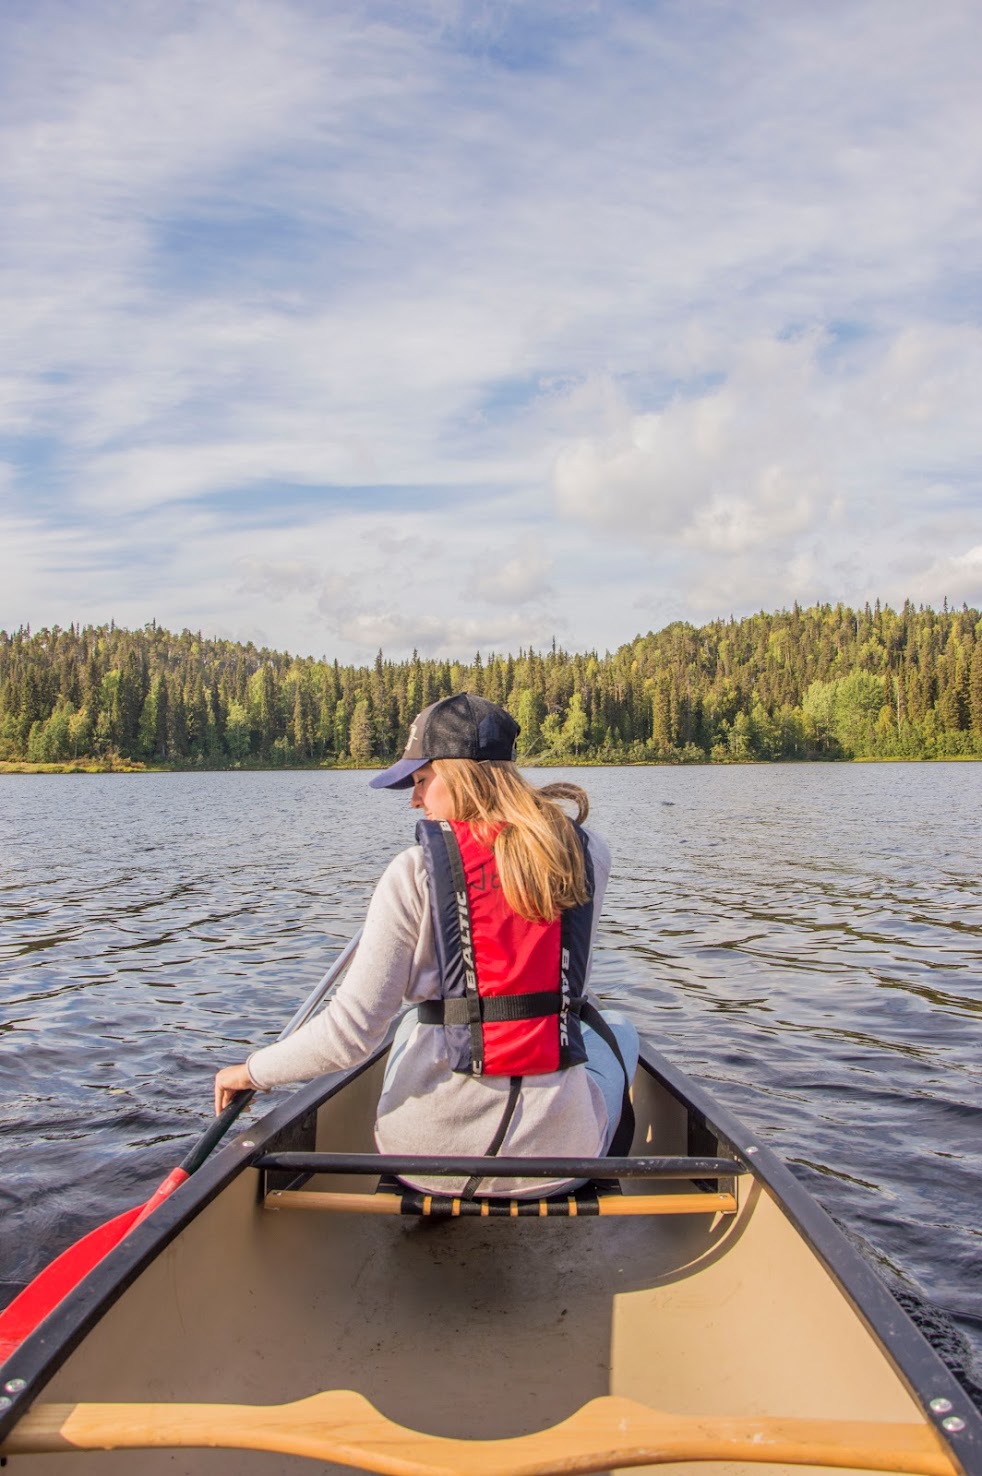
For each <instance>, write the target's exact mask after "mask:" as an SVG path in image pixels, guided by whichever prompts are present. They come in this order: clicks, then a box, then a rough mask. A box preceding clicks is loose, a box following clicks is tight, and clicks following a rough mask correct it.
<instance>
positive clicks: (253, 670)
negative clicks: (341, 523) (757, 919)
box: [0, 601, 982, 768]
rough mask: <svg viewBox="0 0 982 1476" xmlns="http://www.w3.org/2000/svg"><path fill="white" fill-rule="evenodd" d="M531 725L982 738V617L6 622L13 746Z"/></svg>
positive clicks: (952, 750) (598, 745)
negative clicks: (562, 626) (456, 640)
mask: <svg viewBox="0 0 982 1476" xmlns="http://www.w3.org/2000/svg"><path fill="white" fill-rule="evenodd" d="M463 690H467V691H471V692H477V693H482V694H483V695H484V696H486V697H489V698H491V700H492V701H495V702H498V703H501V704H502V705H503V706H506V707H507V708H508V709H509V711H510V712H511V713H513V715H514V716H515V718H516V719H517V720H518V722H519V723H520V724H521V728H522V732H521V736H520V738H519V745H518V746H519V757H520V759H522V760H525V761H527V762H544V763H549V762H594V763H638V762H672V763H701V762H706V761H710V762H738V761H741V760H752V759H756V760H767V759H842V758H949V757H950V758H953V757H962V756H966V757H967V756H978V757H982V619H980V614H979V611H978V610H975V609H969V608H967V607H964V606H963V607H962V609H961V610H949V609H948V607H947V603H946V604H945V606H944V608H943V609H942V610H940V611H936V610H933V609H930V608H925V607H923V606H920V607H917V608H915V607H914V606H913V605H912V604H911V603H910V602H909V601H908V602H907V603H905V605H904V606H903V609H901V610H899V611H898V610H894V609H891V608H890V607H889V606H882V605H881V604H880V602H879V601H877V602H876V604H875V606H874V607H873V608H870V606H869V605H868V604H867V605H866V606H865V607H864V608H863V609H861V610H853V609H850V608H848V607H846V606H844V605H841V604H838V605H828V604H825V605H815V606H812V607H810V608H808V609H801V608H800V607H799V606H798V605H797V604H796V605H795V606H794V607H793V608H792V609H791V610H781V611H778V612H776V613H774V614H764V613H763V612H762V613H760V614H758V615H751V616H748V617H746V618H744V619H741V620H734V619H733V618H732V617H731V618H730V619H729V620H716V621H713V622H712V623H711V624H708V625H704V626H701V627H698V628H697V627H695V626H693V625H689V624H685V623H682V622H676V623H674V624H672V625H669V626H666V628H665V629H664V630H661V631H659V632H658V633H657V634H655V633H652V632H649V633H648V634H647V635H643V636H638V637H637V638H636V639H635V640H633V641H632V642H630V643H629V644H627V645H623V646H621V647H620V648H619V649H618V650H617V651H615V652H613V653H610V652H608V653H606V654H605V655H604V656H599V655H598V654H597V653H596V652H588V653H571V652H568V651H564V650H562V649H557V648H556V647H555V644H554V645H553V647H552V649H550V650H547V651H544V652H543V651H534V650H532V649H529V650H520V651H519V653H518V655H515V656H513V655H508V656H503V655H499V654H495V653H492V654H489V655H486V656H484V657H483V658H482V656H481V653H480V652H478V653H477V654H476V655H475V656H474V658H473V660H472V661H471V662H469V663H467V662H457V661H437V660H430V659H423V658H421V657H420V656H419V655H418V654H417V653H416V652H414V653H413V656H412V657H411V659H409V660H406V661H389V660H387V659H386V658H385V657H384V655H383V653H382V652H381V651H379V653H378V655H377V657H376V658H375V661H374V663H373V664H372V665H370V666H352V665H345V666H342V665H341V664H340V663H339V662H337V661H328V660H326V659H321V660H315V659H313V658H310V657H298V656H291V655H289V654H288V653H285V652H279V651H271V650H268V649H266V648H262V649H258V648H257V647H256V646H254V645H253V644H251V643H245V644H242V643H238V642H233V641H227V640H212V639H207V638H205V637H204V636H203V635H202V634H201V633H200V632H199V633H197V634H196V633H194V632H192V631H188V630H184V631H182V632H181V634H180V635H176V634H173V633H172V632H170V631H168V630H165V629H163V628H161V627H159V626H158V625H157V624H156V623H155V622H154V623H151V624H149V625H147V626H144V628H143V629H142V630H132V631H131V630H125V629H122V628H120V627H117V626H116V625H115V624H114V623H110V624H109V625H100V626H85V627H81V626H79V627H76V626H74V625H72V626H70V627H69V628H68V629H67V630H63V629H60V628H59V627H57V626H55V627H53V628H52V629H50V630H49V629H44V630H38V631H32V630H31V629H30V627H23V628H21V629H20V630H17V631H15V632H14V633H13V634H8V633H7V632H6V631H0V760H7V761H17V760H21V761H23V760H26V761H28V762H31V763H63V762H68V761H72V760H86V759H87V760H96V761H101V762H105V761H106V760H107V759H108V760H114V759H117V758H118V759H122V760H128V761H133V762H142V763H145V764H161V765H168V766H172V767H179V768H184V767H203V768H226V767H266V766H276V765H281V766H286V765H315V764H328V765H341V764H365V765H368V764H372V763H373V762H376V761H378V762H383V761H391V760H392V759H393V758H395V757H397V756H398V754H399V752H400V751H401V747H402V744H403V742H404V741H405V734H406V731H407V728H408V725H409V723H410V721H411V720H412V718H413V717H414V716H415V714H416V713H417V712H418V711H419V710H420V709H421V708H423V707H425V706H426V705H427V704H428V703H430V702H434V701H436V700H437V699H438V698H440V697H446V696H449V695H451V694H452V693H453V692H459V691H463Z"/></svg>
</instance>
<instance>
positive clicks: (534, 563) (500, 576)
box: [461, 547, 552, 605]
mask: <svg viewBox="0 0 982 1476" xmlns="http://www.w3.org/2000/svg"><path fill="white" fill-rule="evenodd" d="M551 572H552V559H551V558H549V557H548V556H547V555H546V554H545V553H544V552H543V550H542V549H541V548H538V547H532V548H526V549H523V550H521V551H520V552H518V553H515V554H513V555H512V556H511V557H509V556H508V555H507V554H505V555H502V554H495V553H494V551H493V550H491V549H489V550H487V552H486V553H485V554H484V555H483V557H482V558H481V560H480V562H479V563H476V564H475V565H474V566H473V568H472V569H471V573H470V577H469V579H468V582H467V585H466V586H465V588H464V589H463V590H462V592H461V593H462V596H463V597H464V598H465V599H466V598H469V597H470V596H471V594H472V593H474V592H476V593H477V594H478V595H479V596H480V597H481V599H482V600H487V601H488V602H489V603H490V604H495V605H498V604H500V605H513V604H519V605H524V604H527V603H528V602H529V601H530V600H536V599H540V598H541V597H542V596H543V595H545V594H548V593H549V592H550V583H549V576H550V573H551Z"/></svg>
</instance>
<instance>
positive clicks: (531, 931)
mask: <svg viewBox="0 0 982 1476" xmlns="http://www.w3.org/2000/svg"><path fill="white" fill-rule="evenodd" d="M576 829H577V836H578V838H579V841H580V844H581V845H582V847H583V859H584V863H585V866H586V873H587V882H588V888H589V891H590V893H591V898H592V893H593V866H592V864H591V860H590V851H589V845H588V841H587V837H586V834H585V832H584V831H582V830H580V828H579V826H577V828H576ZM416 839H417V840H418V841H419V843H420V845H421V847H422V849H423V857H424V860H425V863H426V873H427V878H428V882H429V891H430V907H431V912H432V916H433V927H434V933H435V935H436V952H437V961H438V964H439V969H440V985H441V993H442V996H443V997H442V999H441V1000H440V1001H432V1002H431V1001H427V1002H425V1003H424V1004H423V1005H421V1006H420V1012H419V1018H420V1021H421V1022H422V1023H423V1024H434V1025H436V1024H439V1025H442V1026H443V1028H444V1030H445V1032H446V1037H447V1054H448V1058H449V1060H450V1065H451V1068H452V1069H453V1070H454V1071H465V1072H469V1073H471V1074H472V1075H475V1076H511V1077H516V1076H533V1075H540V1074H543V1073H545V1072H550V1071H559V1070H562V1069H563V1068H565V1067H568V1066H575V1065H578V1064H580V1063H581V1062H583V1061H585V1060H586V1051H585V1049H584V1046H583V1039H582V1034H581V1031H580V1020H579V1011H580V1005H581V1002H582V999H583V993H584V987H585V982H586V969H587V963H588V960H589V956H590V934H591V928H592V920H593V902H592V900H591V901H589V902H587V903H585V904H583V905H581V906H577V907H571V908H567V909H566V910H564V911H563V912H561V913H560V915H559V917H558V918H557V919H556V920H555V921H554V922H531V921H529V920H528V919H527V918H524V917H521V916H519V914H518V913H517V912H515V911H514V910H513V909H512V908H511V907H509V905H508V903H507V902H506V901H505V895H504V892H503V891H502V890H501V881H500V878H499V876H498V868H497V865H496V863H495V859H494V851H493V850H492V849H491V847H490V846H487V845H485V844H483V842H481V841H479V840H478V839H477V837H476V836H475V835H474V832H473V829H472V827H471V826H470V825H469V824H468V823H466V822H464V821H459V820H454V821H448V820H421V821H420V822H419V824H418V826H417V827H416Z"/></svg>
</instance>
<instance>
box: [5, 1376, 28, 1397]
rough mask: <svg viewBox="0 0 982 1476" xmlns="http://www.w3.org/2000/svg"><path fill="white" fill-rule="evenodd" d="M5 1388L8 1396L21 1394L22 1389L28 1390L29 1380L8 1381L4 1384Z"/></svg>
mask: <svg viewBox="0 0 982 1476" xmlns="http://www.w3.org/2000/svg"><path fill="white" fill-rule="evenodd" d="M3 1387H4V1389H5V1390H6V1391H7V1393H8V1394H19V1393H20V1391H21V1390H22V1389H26V1388H27V1380H26V1379H8V1380H7V1382H6V1383H5V1384H4V1386H3Z"/></svg>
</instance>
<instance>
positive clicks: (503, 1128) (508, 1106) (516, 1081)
mask: <svg viewBox="0 0 982 1476" xmlns="http://www.w3.org/2000/svg"><path fill="white" fill-rule="evenodd" d="M521 1091H522V1078H521V1077H520V1076H513V1077H512V1078H511V1080H510V1081H509V1083H508V1100H507V1102H506V1103H505V1110H504V1112H503V1113H502V1114H501V1121H500V1122H499V1123H498V1127H497V1130H496V1131H495V1135H494V1137H493V1138H492V1139H491V1142H490V1143H489V1144H488V1146H487V1149H486V1150H485V1154H484V1156H485V1158H494V1157H495V1156H496V1154H497V1152H498V1149H499V1148H500V1147H501V1145H502V1143H503V1142H504V1141H505V1133H507V1131H508V1126H509V1124H510V1122H511V1120H512V1118H513V1117H514V1116H515V1108H516V1107H517V1106H518V1098H519V1096H520V1095H521ZM480 1183H481V1178H480V1175H476V1176H475V1177H474V1178H473V1179H468V1180H467V1183H466V1184H465V1185H464V1187H463V1189H462V1190H461V1191H460V1197H461V1199H473V1198H474V1195H475V1194H476V1193H477V1191H478V1187H479V1186H480Z"/></svg>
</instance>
